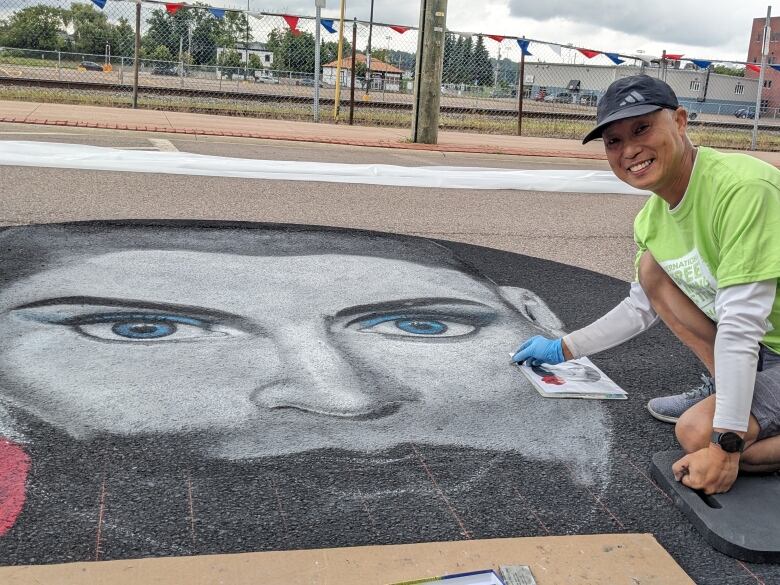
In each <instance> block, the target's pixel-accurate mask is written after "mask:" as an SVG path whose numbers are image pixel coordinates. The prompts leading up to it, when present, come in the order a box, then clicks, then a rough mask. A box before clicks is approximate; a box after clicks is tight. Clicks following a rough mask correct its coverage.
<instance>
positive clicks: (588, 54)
mask: <svg viewBox="0 0 780 585" xmlns="http://www.w3.org/2000/svg"><path fill="white" fill-rule="evenodd" d="M577 50H578V51H579V52H580V53H582V54H583V55H585V56H586V57H587V58H588V59H593V57H595V56H596V55H601V51H591V50H590V49H580V48H579V47H578V48H577Z"/></svg>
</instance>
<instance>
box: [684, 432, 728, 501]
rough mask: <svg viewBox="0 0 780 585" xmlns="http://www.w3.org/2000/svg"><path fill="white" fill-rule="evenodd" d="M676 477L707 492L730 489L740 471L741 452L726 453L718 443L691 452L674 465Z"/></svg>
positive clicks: (712, 492) (719, 491)
mask: <svg viewBox="0 0 780 585" xmlns="http://www.w3.org/2000/svg"><path fill="white" fill-rule="evenodd" d="M672 472H673V473H674V478H675V479H676V480H677V481H679V482H682V484H683V485H684V486H688V487H689V488H691V489H694V490H702V491H703V492H704V493H705V494H707V495H711V494H720V493H723V492H727V491H729V489H731V486H732V485H733V484H734V482H735V481H736V479H737V474H738V473H739V453H726V452H725V451H724V450H723V449H721V448H720V447H719V446H718V445H715V444H714V443H710V445H709V447H705V448H704V449H699V450H698V451H694V452H693V453H689V454H688V455H686V456H685V457H683V458H682V459H680V460H679V461H677V462H676V463H675V464H674V465H672Z"/></svg>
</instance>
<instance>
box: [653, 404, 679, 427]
mask: <svg viewBox="0 0 780 585" xmlns="http://www.w3.org/2000/svg"><path fill="white" fill-rule="evenodd" d="M646 408H647V412H649V413H650V416H652V417H653V418H655V419H658V420H660V421H661V422H665V423H672V424H674V423H676V422H677V421H678V420H680V417H678V416H667V415H665V414H661V413H659V412H656V411H654V410H653V409H652V408H650V405H649V404H647V405H646Z"/></svg>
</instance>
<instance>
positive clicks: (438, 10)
mask: <svg viewBox="0 0 780 585" xmlns="http://www.w3.org/2000/svg"><path fill="white" fill-rule="evenodd" d="M446 23H447V0H421V1H420V28H419V31H418V35H419V37H418V39H417V63H416V66H415V71H414V109H413V113H412V142H420V143H423V144H436V143H437V141H438V139H439V105H440V100H441V74H442V66H443V62H444V31H445V27H446Z"/></svg>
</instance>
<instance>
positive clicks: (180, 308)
mask: <svg viewBox="0 0 780 585" xmlns="http://www.w3.org/2000/svg"><path fill="white" fill-rule="evenodd" d="M57 305H97V306H102V307H121V308H125V309H134V310H139V309H140V310H144V309H145V310H148V311H159V312H163V311H167V312H172V313H179V314H186V315H188V316H196V317H202V318H204V319H206V320H208V319H218V320H220V321H228V322H229V321H234V322H242V323H245V322H246V318H245V317H242V316H241V315H236V314H234V313H228V312H227V311H220V310H217V309H210V308H206V307H197V306H194V305H177V304H171V303H154V302H149V301H141V300H137V299H115V298H108V297H57V298H52V299H44V300H41V301H33V302H31V303H26V304H24V305H20V306H18V307H14V308H13V309H11V310H12V311H21V310H24V309H37V308H40V307H53V306H57Z"/></svg>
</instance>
